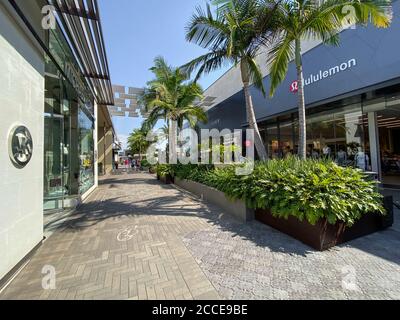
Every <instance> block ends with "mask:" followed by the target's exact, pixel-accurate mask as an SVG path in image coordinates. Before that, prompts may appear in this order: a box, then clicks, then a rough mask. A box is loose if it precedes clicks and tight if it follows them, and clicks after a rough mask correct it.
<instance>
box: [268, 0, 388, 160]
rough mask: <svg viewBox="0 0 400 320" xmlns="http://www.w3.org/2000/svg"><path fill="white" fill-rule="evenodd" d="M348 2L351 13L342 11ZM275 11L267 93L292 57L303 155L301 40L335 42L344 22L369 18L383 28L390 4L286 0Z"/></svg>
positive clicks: (378, 0)
mask: <svg viewBox="0 0 400 320" xmlns="http://www.w3.org/2000/svg"><path fill="white" fill-rule="evenodd" d="M349 6H351V8H354V10H352V11H354V15H353V16H348V15H347V16H346V15H345V13H348V11H347V10H348V8H350V7H349ZM275 15H276V21H277V23H278V26H277V27H278V28H279V29H280V36H279V39H278V40H277V41H276V43H275V44H274V46H272V49H271V51H270V53H271V70H270V77H271V90H270V95H271V96H272V95H273V94H274V92H275V90H276V88H277V87H278V85H279V84H280V83H281V82H282V81H283V80H284V78H285V77H286V74H287V70H288V66H289V63H290V61H291V60H293V59H294V61H295V64H296V69H297V84H298V109H299V157H300V158H302V159H304V158H306V143H307V142H306V139H307V133H306V115H305V114H306V112H305V98H304V83H303V80H304V77H303V64H302V48H301V41H302V40H303V39H320V40H322V41H323V42H324V43H328V44H332V45H338V44H339V32H340V31H341V30H342V28H343V27H345V26H346V24H353V23H362V24H367V23H368V22H369V21H372V23H373V24H374V25H375V26H376V27H379V28H386V27H388V26H389V25H390V22H391V16H392V15H391V5H390V1H387V0H365V1H364V0H354V1H351V0H350V1H349V0H346V1H345V0H325V1H323V2H320V1H310V0H296V1H291V0H286V1H283V2H282V3H281V4H280V5H279V10H277V11H276V12H275Z"/></svg>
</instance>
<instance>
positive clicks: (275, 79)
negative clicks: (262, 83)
mask: <svg viewBox="0 0 400 320" xmlns="http://www.w3.org/2000/svg"><path fill="white" fill-rule="evenodd" d="M269 53H270V56H271V61H272V63H271V66H270V68H271V70H270V79H271V86H270V96H273V95H274V93H275V90H276V88H277V87H278V85H279V84H280V83H281V82H282V81H283V80H284V79H285V77H286V74H287V71H288V68H289V63H290V61H291V60H292V59H293V58H294V39H293V38H292V37H291V36H290V35H288V34H283V35H282V38H281V40H280V41H279V42H277V44H276V45H275V46H274V47H273V48H272V49H271V50H270V52H269Z"/></svg>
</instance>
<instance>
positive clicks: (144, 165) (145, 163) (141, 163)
mask: <svg viewBox="0 0 400 320" xmlns="http://www.w3.org/2000/svg"><path fill="white" fill-rule="evenodd" d="M140 165H141V166H142V167H143V168H150V167H151V165H150V163H149V162H148V161H147V160H146V159H144V160H142V161H141V162H140Z"/></svg>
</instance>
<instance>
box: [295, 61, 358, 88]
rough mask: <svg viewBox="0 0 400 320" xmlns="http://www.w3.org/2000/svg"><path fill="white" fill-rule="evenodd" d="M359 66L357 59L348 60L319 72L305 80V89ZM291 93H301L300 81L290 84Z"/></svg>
mask: <svg viewBox="0 0 400 320" xmlns="http://www.w3.org/2000/svg"><path fill="white" fill-rule="evenodd" d="M356 66H357V60H356V59H355V58H353V59H350V60H348V61H347V62H343V63H341V64H338V65H336V66H333V67H330V68H328V69H325V70H319V72H317V73H315V74H311V75H309V76H308V77H306V78H305V79H304V82H303V83H304V87H307V86H309V85H312V84H315V83H317V82H320V81H322V80H325V79H328V78H331V77H334V76H335V75H337V74H338V73H341V72H343V71H346V70H349V69H352V68H354V67H356ZM289 90H290V92H292V93H297V92H298V91H299V83H298V81H297V80H296V81H293V82H292V83H291V84H290V88H289Z"/></svg>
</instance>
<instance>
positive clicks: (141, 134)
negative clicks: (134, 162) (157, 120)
mask: <svg viewBox="0 0 400 320" xmlns="http://www.w3.org/2000/svg"><path fill="white" fill-rule="evenodd" d="M147 135H148V130H147V129H146V128H143V127H142V128H140V129H135V130H133V132H132V133H131V135H130V136H129V138H128V147H129V150H130V151H131V152H132V153H133V154H135V153H138V154H139V157H140V160H142V154H143V152H144V151H146V149H147V148H148V147H149V145H150V142H149V141H147Z"/></svg>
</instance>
